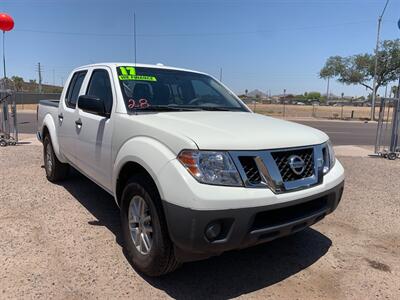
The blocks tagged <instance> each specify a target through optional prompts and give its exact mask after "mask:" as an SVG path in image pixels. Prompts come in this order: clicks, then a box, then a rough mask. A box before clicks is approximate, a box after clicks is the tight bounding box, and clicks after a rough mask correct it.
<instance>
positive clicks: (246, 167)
mask: <svg viewBox="0 0 400 300" xmlns="http://www.w3.org/2000/svg"><path fill="white" fill-rule="evenodd" d="M239 160H240V163H241V165H242V167H243V171H244V173H245V174H246V176H247V180H248V181H249V183H251V184H259V183H260V182H261V175H260V172H259V171H258V168H257V165H256V162H255V161H254V157H251V156H241V157H239Z"/></svg>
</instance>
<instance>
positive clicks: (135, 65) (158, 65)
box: [76, 62, 205, 74]
mask: <svg viewBox="0 0 400 300" xmlns="http://www.w3.org/2000/svg"><path fill="white" fill-rule="evenodd" d="M96 66H108V67H111V68H112V67H118V66H133V67H143V68H157V69H166V70H176V71H186V72H193V73H199V74H205V73H203V72H199V71H195V70H189V69H183V68H176V67H170V66H164V65H163V64H156V65H151V64H135V63H132V62H105V63H95V64H89V65H84V66H80V67H78V68H76V69H82V68H89V67H96Z"/></svg>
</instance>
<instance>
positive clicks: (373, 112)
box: [371, 0, 389, 121]
mask: <svg viewBox="0 0 400 300" xmlns="http://www.w3.org/2000/svg"><path fill="white" fill-rule="evenodd" d="M388 3H389V0H386V4H385V7H384V8H383V11H382V14H381V15H380V16H379V18H378V32H377V34H376V46H375V65H374V80H373V82H372V102H371V121H372V120H374V119H375V102H376V73H377V70H378V51H379V38H380V33H381V23H382V18H383V15H384V13H385V10H386V7H387V6H388Z"/></svg>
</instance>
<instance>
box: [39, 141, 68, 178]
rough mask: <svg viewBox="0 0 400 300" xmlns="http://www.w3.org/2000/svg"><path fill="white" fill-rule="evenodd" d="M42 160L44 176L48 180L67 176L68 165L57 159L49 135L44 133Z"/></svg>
mask: <svg viewBox="0 0 400 300" xmlns="http://www.w3.org/2000/svg"><path fill="white" fill-rule="evenodd" d="M43 161H44V169H45V171H46V178H47V179H48V180H49V181H50V182H57V181H60V180H63V179H65V178H66V177H67V176H68V172H69V165H68V164H64V163H62V162H60V161H59V160H58V158H57V156H56V154H55V153H54V150H53V144H52V143H51V139H50V136H49V135H46V136H45V137H44V140H43Z"/></svg>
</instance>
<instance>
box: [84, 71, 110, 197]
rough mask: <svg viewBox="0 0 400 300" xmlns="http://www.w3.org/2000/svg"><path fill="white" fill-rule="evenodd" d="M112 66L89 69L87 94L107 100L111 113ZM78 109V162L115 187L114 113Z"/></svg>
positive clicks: (107, 185) (93, 176)
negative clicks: (105, 113) (104, 114)
mask: <svg viewBox="0 0 400 300" xmlns="http://www.w3.org/2000/svg"><path fill="white" fill-rule="evenodd" d="M111 76H112V73H111V70H110V69H109V68H107V67H96V68H92V69H90V70H89V74H88V77H89V80H88V83H87V86H86V91H85V93H84V94H85V95H89V96H94V97H97V98H100V99H102V100H104V103H105V109H106V112H107V113H108V114H109V116H111V112H112V109H113V103H114V102H115V101H114V99H115V89H114V87H113V85H112V81H111V78H112V77H111ZM77 110H78V115H77V119H76V122H77V124H78V125H77V126H78V127H79V129H78V139H77V144H76V147H77V149H79V157H78V160H79V161H78V166H79V168H80V169H81V171H83V172H84V173H86V174H87V175H88V176H89V177H90V178H91V179H92V180H94V181H95V182H96V183H98V184H99V185H101V186H102V187H103V188H106V189H108V190H109V191H111V190H112V184H111V178H112V163H111V149H112V143H111V142H112V132H113V128H112V127H113V122H112V116H111V118H110V117H105V116H100V115H97V114H93V113H89V112H85V111H83V110H81V109H79V108H78V109H77Z"/></svg>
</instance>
